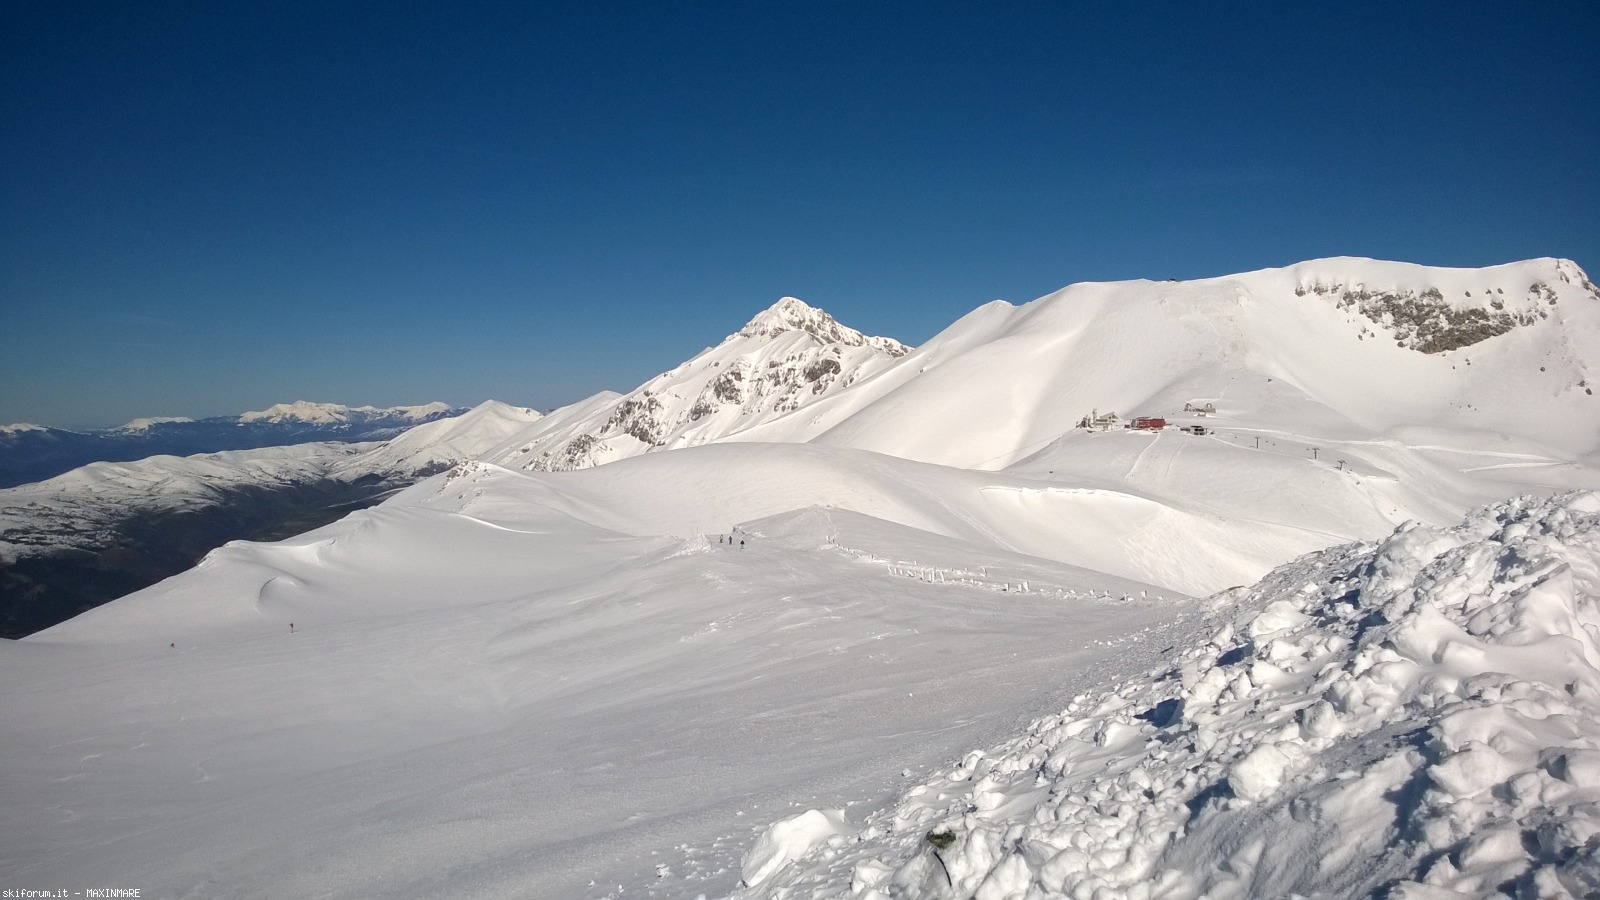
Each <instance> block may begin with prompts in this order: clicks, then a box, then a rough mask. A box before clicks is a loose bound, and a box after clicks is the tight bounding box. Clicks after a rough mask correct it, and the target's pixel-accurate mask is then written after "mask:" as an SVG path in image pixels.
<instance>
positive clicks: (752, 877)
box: [741, 809, 850, 886]
mask: <svg viewBox="0 0 1600 900" xmlns="http://www.w3.org/2000/svg"><path fill="white" fill-rule="evenodd" d="M849 832H850V825H849V823H848V822H846V821H845V818H844V812H843V810H828V811H826V812H824V811H823V810H820V809H808V810H806V811H805V812H803V813H800V814H799V815H796V816H790V817H789V818H787V819H781V820H779V821H777V822H774V823H772V825H770V826H768V827H767V830H766V831H764V832H762V833H761V837H759V838H757V839H756V843H755V846H754V847H751V848H750V852H749V853H747V854H745V858H744V867H743V870H742V873H741V874H742V875H743V882H744V884H746V885H752V886H753V885H760V884H762V883H763V882H765V881H767V880H769V879H770V878H771V877H772V876H773V875H775V874H776V873H778V872H779V871H781V870H782V869H783V867H784V866H787V865H788V864H789V863H790V862H791V861H792V860H794V859H796V858H798V857H801V856H804V855H805V854H806V853H808V852H810V850H811V848H813V847H815V846H816V845H818V844H821V843H825V842H827V841H828V840H830V839H837V838H838V837H839V836H840V835H844V834H848V833H849Z"/></svg>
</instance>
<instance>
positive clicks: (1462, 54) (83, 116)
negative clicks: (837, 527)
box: [0, 0, 1600, 427]
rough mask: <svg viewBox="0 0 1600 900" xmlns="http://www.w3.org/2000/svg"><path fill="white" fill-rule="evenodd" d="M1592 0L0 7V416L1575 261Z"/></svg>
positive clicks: (511, 384) (1595, 80) (544, 392)
mask: <svg viewBox="0 0 1600 900" xmlns="http://www.w3.org/2000/svg"><path fill="white" fill-rule="evenodd" d="M1597 10H1600V5H1597V4H1589V3H1568V4H1545V3H1518V4H1511V3H1496V4H1488V3H1482V4H1480V3H1412V4H1388V3H1386V4H1371V5H1366V4H1351V3H1309V4H1267V3H1262V4H1195V3H1172V4H1137V3H1116V4H1109V3H1108V4H1093V5H1091V4H1076V3H1049V4H1026V3H1022V4H1009V5H1007V6H1006V8H1005V9H1004V10H993V9H980V8H979V6H978V4H944V3H916V4H909V3H908V4H900V3H887V2H885V3H866V2H856V3H804V2H801V3H748V4H713V3H695V2H684V3H608V2H576V3H553V2H528V3H511V4H494V3H471V4H444V3H439V4H411V3H404V2H386V3H371V4H359V5H352V4H339V3H316V4H293V3H276V4H235V3H224V4H215V3H210V4H173V3H137V4H113V3H109V2H99V3H70V2H65V3H64V2H31V0H19V2H13V3H8V4H4V5H3V6H0V104H3V105H0V422H16V421H32V422H39V423H42V424H49V425H57V426H63V427H90V426H103V425H112V424H117V423H120V422H122V421H125V420H127V419H129V418H133V417H135V416H143V415H191V416H201V415H213V414H221V413H230V412H233V413H236V412H242V411H244V410H246V409H260V408H264V407H265V406H267V405H270V404H271V403H274V402H280V401H289V400H296V399H309V400H323V401H334V402H342V403H349V404H352V405H355V404H368V403H370V404H375V405H392V404H401V403H422V402H426V401H430V400H444V401H447V402H450V403H455V404H470V403H476V402H479V401H481V400H484V399H488V398H491V397H492V398H495V399H500V400H505V401H508V402H512V403H519V404H524V405H530V406H537V407H540V408H549V407H552V406H556V405H560V404H564V403H568V402H571V401H574V400H577V399H580V398H581V397H583V396H586V395H588V394H590V393H593V392H594V391H596V390H600V389H605V388H610V389H617V390H626V389H630V388H632V387H634V386H636V385H637V384H638V383H640V382H641V381H643V380H645V379H646V378H648V377H649V376H650V375H653V374H655V373H656V372H658V371H662V370H664V369H667V368H670V367H671V366H673V365H675V364H676V363H678V362H680V361H681V360H683V359H685V358H687V357H689V356H690V355H692V354H694V353H696V352H698V351H699V350H700V349H701V348H702V347H705V346H707V345H709V344H713V343H715V342H716V341H717V340H719V339H720V338H721V337H722V336H724V335H725V334H727V333H729V332H731V331H733V330H735V329H737V328H738V327H739V326H740V325H741V324H742V323H743V322H744V321H746V320H747V319H749V318H750V317H751V316H752V315H754V314H755V313H756V312H758V311H759V310H760V309H762V308H764V307H765V306H767V305H769V304H771V303H772V302H773V301H775V300H776V299H777V298H779V297H780V296H783V295H794V296H798V297H800V298H802V299H804V300H806V301H807V302H810V303H812V304H813V305H817V306H821V307H823V308H825V309H827V310H829V311H830V312H832V313H833V314H834V315H836V316H837V317H838V318H839V319H840V320H841V321H843V322H845V323H846V324H848V325H852V326H854V327H857V328H860V329H862V330H865V331H868V332H872V333H878V334H887V335H890V336H893V337H897V338H899V339H901V340H905V341H908V342H912V343H916V342H920V341H923V340H926V339H927V338H928V337H929V336H931V335H932V334H934V333H936V332H938V331H939V330H940V329H942V328H943V327H945V326H946V325H948V324H949V323H950V322H952V321H954V320H955V319H956V318H958V317H959V316H960V315H962V314H963V313H965V312H967V311H968V310H970V309H972V308H973V307H975V306H978V305H980V304H982V303H985V302H987V301H989V300H991V299H994V298H996V297H999V298H1004V299H1007V300H1011V301H1013V302H1024V301H1027V300H1031V299H1033V298H1034V297H1037V296H1039V295H1041V294H1044V293H1047V292H1049V291H1052V290H1055V289H1056V288H1059V287H1061V286H1063V285H1066V284H1068V283H1071V282H1075V281H1084V280H1106V279H1122V278H1140V277H1149V278H1190V277H1201V276H1208V275H1219V274H1225V273H1228V272H1235V271H1245V270H1250V269H1256V268H1262V267H1265V266H1275V265H1286V264H1289V263H1292V262H1296V261H1299V260H1302V259H1308V258H1314V257H1321V256H1334V255H1357V256H1373V257H1380V258H1387V259H1402V260H1408V261H1413V262H1421V263H1426V264H1433V265H1452V266H1473V265H1491V264H1496V263H1502V262H1508V261H1511V260H1515V259H1522V258H1528V257H1534V256H1563V257H1568V258H1572V259H1575V260H1577V261H1578V263H1579V264H1580V265H1583V266H1586V267H1589V268H1590V270H1591V273H1594V269H1595V268H1596V267H1600V254H1597V253H1596V250H1600V212H1597V210H1600V99H1597V95H1600V91H1597V90H1596V87H1595V86H1596V85H1600V52H1597V51H1596V49H1595V47H1596V43H1595V37H1596V35H1600V11H1597Z"/></svg>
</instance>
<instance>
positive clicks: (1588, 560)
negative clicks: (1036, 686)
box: [735, 493, 1600, 900]
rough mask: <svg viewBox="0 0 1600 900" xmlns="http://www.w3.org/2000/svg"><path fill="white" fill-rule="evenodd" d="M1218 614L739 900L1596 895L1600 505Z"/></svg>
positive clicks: (766, 860) (1301, 578)
mask: <svg viewBox="0 0 1600 900" xmlns="http://www.w3.org/2000/svg"><path fill="white" fill-rule="evenodd" d="M1212 605H1213V610H1212V616H1213V618H1214V619H1215V620H1216V621H1217V625H1218V626H1219V627H1217V628H1216V630H1215V631H1214V633H1211V634H1206V633H1203V632H1202V633H1198V634H1196V635H1195V636H1194V637H1193V638H1191V639H1189V640H1187V641H1183V642H1179V643H1177V644H1174V645H1173V646H1171V647H1168V648H1166V649H1165V650H1164V651H1162V654H1163V657H1164V658H1163V660H1162V662H1161V664H1160V665H1159V666H1156V667H1154V668H1152V669H1150V670H1149V671H1148V672H1147V673H1145V674H1144V675H1143V676H1142V677H1134V678H1127V679H1123V680H1119V681H1118V682H1117V683H1115V684H1111V685H1108V686H1105V687H1102V688H1098V689H1095V690H1090V691H1085V692H1083V693H1080V694H1078V696H1076V697H1075V698H1073V700H1072V702H1071V703H1070V704H1069V705H1068V706H1067V707H1066V709H1065V710H1064V711H1062V712H1060V713H1057V714H1054V715H1050V716H1046V717H1043V718H1041V719H1038V720H1036V721H1034V722H1033V723H1032V724H1031V725H1030V726H1029V728H1028V730H1027V733H1026V734H1023V735H1022V736H1020V737H1017V738H1015V739H1013V740H1011V741H1009V742H1007V743H1005V744H1002V745H999V746H996V747H991V748H988V749H980V750H974V751H972V752H970V753H969V754H967V755H966V757H965V758H964V759H963V760H962V761H961V763H960V764H959V765H957V766H955V767H954V768H953V769H950V770H948V771H945V772H942V773H940V774H939V775H938V776H937V777H935V778H933V779H932V780H930V781H927V782H926V783H924V784H921V785H918V786H916V787H914V788H911V789H910V790H908V791H906V792H904V793H903V794H902V795H901V797H900V799H899V800H898V801H897V802H896V803H895V804H893V805H892V806H890V807H888V808H886V809H884V810H883V811H882V812H879V813H876V814H874V815H872V816H869V817H868V818H867V820H866V822H864V823H862V824H861V825H851V824H849V823H848V822H846V821H844V820H843V819H842V818H841V817H840V816H839V815H838V814H837V813H833V814H831V816H830V815H829V814H826V813H823V812H820V811H817V810H812V811H809V812H807V813H804V814H802V815H800V816H795V817H790V818H786V819H784V820H782V821H779V822H776V823H774V824H773V825H772V826H771V827H770V828H769V829H768V831H767V832H766V833H765V835H764V836H763V838H762V839H761V840H760V841H758V842H756V844H755V845H754V846H753V848H752V850H751V853H750V855H749V857H748V858H747V859H746V861H745V864H744V866H743V869H742V871H743V880H744V881H745V882H747V883H748V884H749V885H750V886H751V888H750V889H749V890H741V891H738V892H736V894H735V896H737V897H740V898H755V897H791V896H803V897H815V898H823V897H855V898H862V900H873V898H880V900H881V898H887V897H897V898H908V900H909V898H924V897H926V898H934V897H938V898H944V897H969V896H970V897H976V898H980V900H1001V898H1013V900H1024V898H1044V897H1090V896H1095V897H1099V896H1117V897H1129V898H1143V897H1163V898H1198V897H1210V898H1214V900H1226V898H1248V897H1287V896H1307V897H1355V896H1392V897H1405V898H1443V897H1462V896H1468V897H1484V896H1507V895H1509V896H1516V897H1541V898H1563V897H1565V898H1576V897H1586V896H1593V895H1594V892H1595V891H1597V890H1600V840H1597V837H1600V496H1597V495H1596V494H1594V493H1578V494H1568V495H1565V496H1563V497H1559V498H1555V499H1543V500H1541V499H1533V498H1524V499H1519V500H1514V501H1510V502H1506V503H1502V504H1497V505H1495V506H1491V507H1487V508H1484V509H1482V510H1479V511H1476V512H1474V513H1473V514H1472V515H1470V516H1469V517H1468V518H1467V519H1466V521H1465V522H1463V523H1461V524H1459V525H1457V526H1455V527H1452V528H1444V529H1439V528H1430V527H1428V526H1424V525H1420V524H1416V523H1411V524H1409V525H1407V526H1405V527H1402V528H1400V529H1398V530H1397V531H1396V532H1395V533H1394V534H1393V535H1391V536H1390V537H1388V538H1386V539H1384V540H1382V541H1380V542H1378V543H1376V544H1365V545H1361V544H1358V545H1348V546H1345V547H1340V548H1337V549H1334V550H1330V551H1327V552H1325V553H1320V554H1313V555H1310V556H1307V557H1304V558H1301V559H1299V560H1296V561H1295V562H1293V563H1290V564H1288V565H1285V566H1283V567H1281V568H1279V569H1278V570H1276V571H1275V572H1273V573H1272V574H1271V575H1270V576H1269V577H1268V578H1266V579H1265V580H1263V581H1262V582H1261V583H1260V584H1258V585H1256V586H1255V587H1253V588H1251V589H1248V590H1245V589H1240V590H1237V591H1233V592H1230V593H1228V594H1224V595H1219V596H1217V597H1215V598H1213V600H1212ZM822 823H827V826H828V827H826V828H823V827H819V826H820V825H821V824H822Z"/></svg>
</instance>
